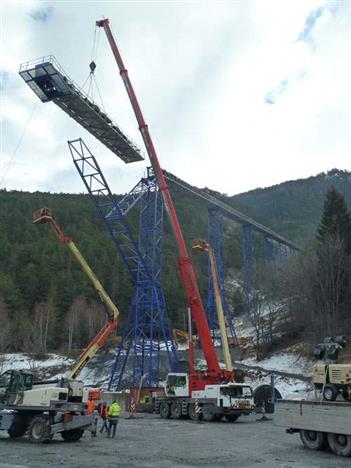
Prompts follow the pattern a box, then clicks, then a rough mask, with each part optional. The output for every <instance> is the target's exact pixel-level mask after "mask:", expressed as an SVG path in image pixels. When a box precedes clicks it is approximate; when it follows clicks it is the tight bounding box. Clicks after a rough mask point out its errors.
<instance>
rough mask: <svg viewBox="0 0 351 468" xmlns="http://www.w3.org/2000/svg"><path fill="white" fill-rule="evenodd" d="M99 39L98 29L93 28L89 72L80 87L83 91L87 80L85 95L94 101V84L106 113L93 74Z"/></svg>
mask: <svg viewBox="0 0 351 468" xmlns="http://www.w3.org/2000/svg"><path fill="white" fill-rule="evenodd" d="M99 39H100V28H98V27H97V26H95V31H94V39H93V46H92V49H91V62H90V64H89V68H90V72H89V75H88V77H87V79H86V80H85V82H84V84H83V86H82V89H84V87H85V85H86V83H87V81H88V80H89V85H88V90H87V95H88V97H91V99H92V101H94V83H95V87H96V90H97V92H98V95H99V98H100V101H101V105H102V108H103V110H104V112H106V110H105V105H104V101H103V99H102V95H101V92H100V89H99V86H98V83H97V81H96V77H95V73H94V72H95V69H96V62H95V60H96V57H97V52H98V48H99Z"/></svg>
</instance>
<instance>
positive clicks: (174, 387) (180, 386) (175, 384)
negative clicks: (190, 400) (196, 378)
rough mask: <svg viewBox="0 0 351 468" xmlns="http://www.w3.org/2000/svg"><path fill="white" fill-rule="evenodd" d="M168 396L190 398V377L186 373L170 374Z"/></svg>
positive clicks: (167, 388) (167, 382)
mask: <svg viewBox="0 0 351 468" xmlns="http://www.w3.org/2000/svg"><path fill="white" fill-rule="evenodd" d="M166 395H167V396H174V397H187V396H189V376H188V374H185V373H175V374H168V375H167V380H166Z"/></svg>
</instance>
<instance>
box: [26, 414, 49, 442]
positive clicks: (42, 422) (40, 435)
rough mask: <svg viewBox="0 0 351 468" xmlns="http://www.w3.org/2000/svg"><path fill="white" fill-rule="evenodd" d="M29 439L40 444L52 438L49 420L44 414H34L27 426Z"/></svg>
mask: <svg viewBox="0 0 351 468" xmlns="http://www.w3.org/2000/svg"><path fill="white" fill-rule="evenodd" d="M28 435H29V440H30V441H31V442H33V443H34V444H42V443H43V442H49V441H50V440H51V439H52V434H51V431H50V425H49V420H48V418H46V417H45V416H35V417H34V418H33V419H32V420H31V422H30V423H29V427H28Z"/></svg>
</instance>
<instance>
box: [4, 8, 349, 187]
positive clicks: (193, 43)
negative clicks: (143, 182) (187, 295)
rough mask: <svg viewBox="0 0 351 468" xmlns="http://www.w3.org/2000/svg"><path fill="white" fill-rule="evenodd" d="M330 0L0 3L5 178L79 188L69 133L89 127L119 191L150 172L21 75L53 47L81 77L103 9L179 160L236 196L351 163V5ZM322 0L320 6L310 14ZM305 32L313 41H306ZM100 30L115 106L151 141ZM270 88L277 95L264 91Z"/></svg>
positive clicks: (165, 161)
mask: <svg viewBox="0 0 351 468" xmlns="http://www.w3.org/2000/svg"><path fill="white" fill-rule="evenodd" d="M330 5H331V4H325V3H324V2H321V1H317V0H316V1H313V0H312V1H308V2H305V1H304V2H296V1H285V2H281V1H269V0H266V1H265V2H261V1H258V2H256V3H251V2H240V3H239V2H238V3H237V2H233V3H231V2H216V3H209V2H188V3H175V2H174V3H170V2H167V3H166V2H165V3H157V2H146V3H145V2H135V3H132V2H129V3H128V2H124V3H118V2H84V3H82V2H60V1H54V2H17V3H15V2H3V7H2V24H1V32H2V37H3V41H2V42H3V47H2V50H1V58H2V59H1V69H2V70H3V71H5V75H4V76H5V78H4V81H3V84H4V89H5V91H4V96H3V102H2V119H3V142H2V143H3V150H2V155H1V161H0V182H1V180H3V183H4V184H5V185H6V187H7V188H9V189H11V188H17V189H23V190H26V189H28V190H36V189H39V190H50V191H72V192H81V191H83V190H84V187H83V184H82V183H81V181H80V179H79V177H78V176H77V174H76V173H75V169H74V166H73V164H72V162H71V158H70V154H69V151H68V149H67V143H66V141H67V140H68V139H72V138H77V137H79V136H82V137H83V139H84V140H85V141H86V143H87V145H88V147H89V148H91V149H92V150H93V152H94V153H95V154H96V156H97V157H98V159H99V161H100V162H101V166H102V168H103V170H104V173H105V176H106V177H107V179H108V181H109V182H110V183H111V186H112V188H113V190H115V191H116V192H119V193H121V192H126V191H128V190H129V189H131V188H132V187H133V186H134V185H135V183H136V182H137V181H138V179H139V178H140V177H141V175H142V174H143V172H144V169H145V166H146V164H147V162H146V163H137V164H134V165H125V164H124V163H123V162H121V161H120V160H119V159H118V158H116V156H114V155H113V154H112V153H111V152H109V151H108V150H107V149H106V148H105V147H104V146H102V145H101V144H100V143H99V142H98V141H97V140H96V139H94V138H93V137H92V136H91V135H90V134H88V133H87V132H86V131H85V130H83V129H81V128H80V127H79V126H78V124H76V123H75V122H74V121H73V120H72V119H70V118H69V117H68V116H67V115H66V114H64V113H63V112H62V111H61V110H60V109H59V108H57V107H56V106H54V104H52V103H48V104H45V105H44V104H42V103H40V102H39V101H38V99H37V97H36V96H34V94H33V93H32V92H31V91H30V89H29V88H28V87H27V86H26V85H25V84H24V82H22V81H21V79H20V78H19V76H18V68H19V64H20V63H21V62H23V61H25V60H30V59H34V58H37V57H40V56H43V55H48V54H54V55H55V56H56V57H57V59H58V60H59V62H60V63H61V64H62V65H63V67H64V69H65V70H66V71H67V72H68V74H69V75H70V76H71V77H72V78H73V79H74V80H75V81H76V82H78V83H80V84H82V83H83V82H84V80H85V79H86V77H87V75H88V72H89V68H88V65H89V62H90V60H91V49H92V43H93V37H94V24H95V20H96V19H99V18H101V17H102V16H103V15H104V16H105V17H109V18H110V21H111V28H112V30H113V32H114V35H115V37H116V39H117V42H118V44H119V46H120V49H121V54H122V57H123V58H124V60H125V64H126V67H127V69H128V70H129V74H130V78H131V81H132V83H133V84H134V86H135V89H136V93H137V96H138V98H139V100H140V103H141V107H142V109H143V111H144V113H145V119H146V121H147V123H148V124H149V126H150V129H151V134H152V136H153V138H154V142H155V146H156V149H157V150H158V154H159V157H160V162H161V165H162V166H163V167H165V168H166V169H168V170H169V171H171V172H174V173H175V174H176V175H178V176H179V177H182V178H184V179H185V180H187V181H188V182H190V183H193V184H196V185H198V186H208V187H211V188H213V189H216V190H219V191H222V192H227V193H229V194H234V193H238V192H241V191H245V190H249V189H253V188H255V187H257V186H267V185H271V184H273V183H278V182H281V181H283V180H286V179H292V178H298V177H305V176H309V175H311V174H315V173H317V172H320V171H323V170H328V169H331V168H333V167H340V168H348V164H349V155H350V149H351V145H350V136H349V135H350V129H351V114H350V112H351V111H350V109H351V93H350V82H351V67H350V65H349V62H348V60H347V57H348V52H349V50H350V47H351V4H350V3H348V2H340V3H338V5H337V7H335V8H331V7H330ZM318 9H323V13H322V14H318V15H316V14H315V15H313V12H316V11H319V10H318ZM311 14H312V15H311ZM33 16H34V17H35V18H36V20H34V19H33ZM308 18H310V19H309V20H308ZM307 20H308V21H310V22H308V21H307ZM306 21H307V23H306ZM306 25H307V26H308V27H307V29H306ZM304 32H305V36H304V37H308V38H310V37H311V38H312V39H313V43H312V44H311V41H309V40H306V41H302V40H298V38H299V37H301V34H302V33H304ZM99 36H100V38H99V43H98V56H97V59H96V62H97V70H96V77H97V80H98V83H99V87H100V89H101V91H102V94H103V96H104V102H105V105H106V109H107V112H108V114H109V115H110V116H112V117H113V119H114V120H115V121H116V122H117V123H118V124H119V125H120V126H121V127H122V129H124V130H125V131H126V132H127V133H128V134H129V135H130V136H131V137H132V138H133V139H134V140H136V141H137V143H138V144H139V145H140V146H142V141H141V138H140V136H139V133H138V129H137V125H136V122H135V118H134V116H133V114H132V111H131V107H130V104H129V101H128V98H127V96H126V93H125V90H124V88H123V84H122V82H121V79H120V77H119V74H118V71H117V69H116V65H115V63H114V60H113V57H112V53H111V50H110V48H109V46H108V43H107V40H106V38H105V37H104V34H103V31H100V32H99ZM269 93H272V101H273V102H274V104H267V103H265V98H266V97H267V95H269ZM36 103H38V104H37V106H38V109H37V110H36V111H35V113H34V116H33V118H32V119H31V120H30V122H29V124H28V127H27V130H26V132H25V135H24V137H23V140H22V143H21V145H20V147H19V148H18V151H17V152H16V153H15V154H13V152H14V150H15V148H16V146H17V143H18V141H19V138H20V136H21V135H22V133H23V129H24V128H25V126H26V123H27V121H28V118H29V116H30V115H31V113H32V110H33V107H34V106H35V105H36Z"/></svg>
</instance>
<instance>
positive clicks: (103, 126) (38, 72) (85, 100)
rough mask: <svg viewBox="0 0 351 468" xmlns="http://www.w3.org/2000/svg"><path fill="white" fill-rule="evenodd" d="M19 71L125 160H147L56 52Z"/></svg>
mask: <svg viewBox="0 0 351 468" xmlns="http://www.w3.org/2000/svg"><path fill="white" fill-rule="evenodd" d="M19 74H20V76H21V77H22V78H23V80H24V81H25V82H26V83H27V84H28V86H29V87H30V88H31V89H32V91H33V92H34V93H35V94H36V95H37V96H38V98H39V99H40V100H41V101H42V102H49V101H52V102H54V103H55V104H56V105H57V106H59V107H60V108H61V109H62V110H63V111H64V112H66V114H68V115H69V116H70V117H72V119H74V120H75V121H76V122H78V123H79V125H81V126H82V127H84V128H85V129H86V130H88V132H90V133H91V134H92V135H94V136H95V137H96V138H97V139H98V140H99V141H101V143H103V144H104V145H105V146H106V147H107V148H109V149H110V150H111V151H112V152H113V153H114V154H116V155H117V156H118V157H119V158H120V159H122V161H124V162H125V163H132V162H137V161H142V160H143V159H144V158H143V156H142V155H141V152H140V149H139V148H138V146H137V145H136V144H135V143H134V142H133V141H132V140H131V139H130V138H128V137H127V136H126V135H125V134H124V133H123V132H122V130H121V129H120V128H119V126H118V125H117V124H116V123H114V122H113V121H112V119H110V118H109V117H108V116H107V115H106V114H105V112H103V111H102V110H101V109H100V107H99V106H98V105H97V104H96V103H95V102H94V101H92V100H91V99H90V98H89V96H88V95H87V94H86V93H85V92H84V91H83V90H82V89H81V88H80V87H79V86H78V85H77V84H75V83H74V82H73V80H71V79H70V78H69V77H68V76H67V74H66V73H65V72H64V70H63V69H62V67H61V66H60V65H59V63H58V62H57V60H56V59H55V57H54V56H53V55H50V56H48V57H43V58H40V59H38V60H34V61H31V62H25V63H23V64H22V65H21V67H20V71H19Z"/></svg>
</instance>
